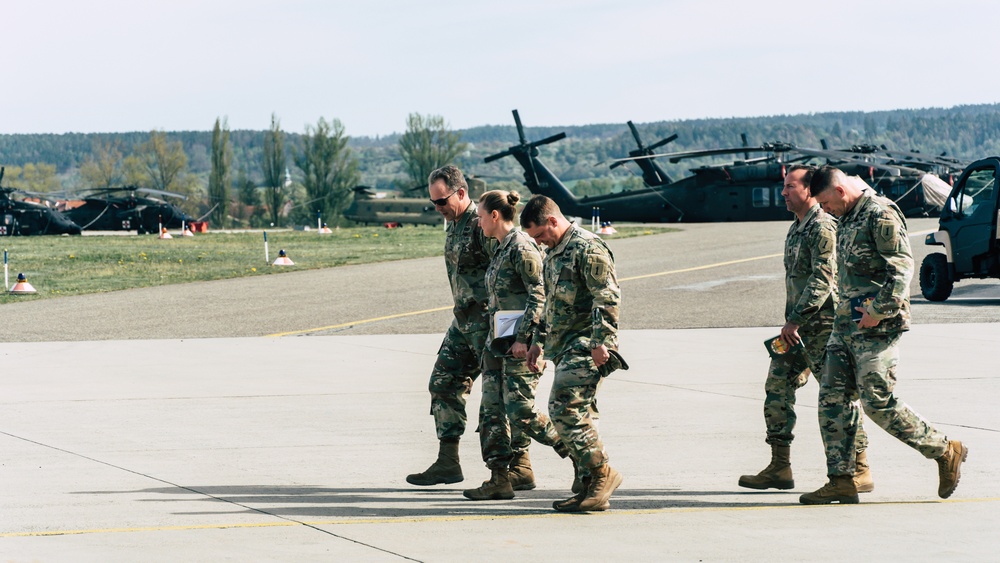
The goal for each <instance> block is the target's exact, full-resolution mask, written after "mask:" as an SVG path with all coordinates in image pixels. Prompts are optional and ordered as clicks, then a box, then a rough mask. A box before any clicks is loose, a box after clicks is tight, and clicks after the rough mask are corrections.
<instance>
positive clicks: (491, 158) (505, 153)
mask: <svg viewBox="0 0 1000 563" xmlns="http://www.w3.org/2000/svg"><path fill="white" fill-rule="evenodd" d="M510 155H511V152H510V150H505V151H503V152H498V153H496V154H491V155H490V156H487V157H486V158H484V159H483V162H493V161H494V160H500V159H501V158H503V157H505V156H510Z"/></svg>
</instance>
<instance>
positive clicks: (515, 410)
mask: <svg viewBox="0 0 1000 563" xmlns="http://www.w3.org/2000/svg"><path fill="white" fill-rule="evenodd" d="M518 201H520V196H519V195H518V194H517V192H505V191H497V190H494V191H491V192H486V193H485V194H483V195H482V197H480V198H479V207H478V209H477V213H478V214H479V226H480V228H481V229H482V230H483V232H484V233H485V234H486V236H488V237H491V238H494V239H496V240H498V241H500V245H499V247H498V248H497V251H496V254H494V256H493V260H492V261H491V262H490V266H489V268H488V269H487V270H486V288H487V290H488V292H489V308H488V313H489V316H488V317H487V318H489V319H493V318H494V315H496V314H497V313H498V312H499V311H523V313H524V315H523V316H522V317H521V321H520V322H519V324H518V325H517V329H516V332H515V334H514V336H512V337H504V338H497V337H498V335H497V334H495V332H494V331H495V323H490V333H489V338H487V345H486V349H485V350H484V351H483V363H482V372H483V400H482V403H481V406H480V410H479V440H480V443H481V445H482V450H483V461H485V462H486V467H488V468H489V469H490V472H491V477H490V480H489V481H486V482H484V483H483V485H482V486H481V487H478V488H475V489H469V490H467V491H465V492H464V493H463V494H464V495H465V496H466V497H467V498H470V499H472V500H491V499H509V498H513V497H514V491H518V490H530V489H534V488H535V478H534V474H533V472H532V470H531V462H530V460H529V458H528V450H527V449H526V446H527V444H521V443H516V441H515V443H512V442H511V432H510V430H511V427H513V428H515V429H517V430H520V431H521V433H522V435H524V436H530V437H531V438H534V439H535V440H537V441H539V442H541V443H542V444H545V445H547V446H552V447H554V448H555V450H556V452H557V453H559V454H560V455H561V456H562V457H566V456H568V455H569V452H568V450H567V449H566V446H564V445H562V444H561V443H560V442H559V436H558V435H557V434H556V430H555V427H554V426H553V425H552V422H550V421H549V418H548V417H547V416H545V415H544V414H542V413H540V412H538V411H536V410H535V390H536V389H537V388H538V379H539V378H540V377H541V375H542V374H541V371H533V370H531V369H528V365H527V361H526V357H527V353H528V344H529V343H530V342H531V338H532V336H533V335H534V334H535V332H536V330H537V328H538V326H539V325H540V324H541V322H542V310H543V307H544V305H545V285H544V280H543V279H542V252H541V251H540V250H539V249H538V245H537V244H535V241H533V240H531V238H530V237H528V235H526V234H524V233H523V232H522V231H519V230H517V229H515V228H514V215H515V214H516V213H517V203H518ZM525 441H526V442H527V440H525Z"/></svg>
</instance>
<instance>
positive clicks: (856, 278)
mask: <svg viewBox="0 0 1000 563" xmlns="http://www.w3.org/2000/svg"><path fill="white" fill-rule="evenodd" d="M911 278H913V256H912V254H911V253H910V239H909V237H908V236H907V234H906V220H905V219H903V213H902V212H901V211H900V210H899V207H896V204H895V203H893V202H892V201H891V200H889V199H886V198H884V197H882V196H879V195H876V194H875V193H874V192H873V191H871V190H865V191H864V192H862V195H861V198H860V199H858V201H857V203H856V204H855V205H854V208H853V209H851V210H850V211H848V212H847V213H845V214H844V216H843V217H841V218H840V224H839V226H838V227H837V286H838V300H837V318H836V322H835V324H834V331H835V332H836V333H837V334H845V335H846V334H851V333H854V332H860V333H862V334H887V333H898V332H901V331H904V330H908V329H909V328H910V279H911ZM862 296H874V300H873V301H872V302H871V303H870V304H869V305H868V306H867V307H866V309H867V311H868V314H869V315H871V316H872V318H874V319H877V320H879V321H881V322H879V324H878V326H876V327H873V328H868V329H859V328H858V326H857V322H856V321H852V320H851V298H853V297H862Z"/></svg>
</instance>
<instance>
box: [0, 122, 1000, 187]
mask: <svg viewBox="0 0 1000 563" xmlns="http://www.w3.org/2000/svg"><path fill="white" fill-rule="evenodd" d="M444 117H445V118H447V116H444ZM532 117H536V118H537V117H538V116H531V115H526V116H523V118H524V121H525V123H526V124H527V125H528V127H527V128H526V130H525V131H526V134H527V136H528V139H529V140H537V139H541V138H543V137H547V136H549V135H552V134H555V133H558V132H561V131H565V132H566V134H567V138H566V139H565V140H562V141H559V142H557V143H554V144H551V145H547V146H545V147H542V149H541V151H542V158H543V159H544V160H545V162H546V163H547V164H549V166H550V168H552V169H553V171H554V172H555V173H556V174H557V175H558V176H560V177H561V178H562V179H564V180H566V181H580V180H583V182H572V183H575V184H576V185H577V186H578V187H580V188H581V189H583V188H584V186H586V185H588V184H590V188H591V189H592V188H593V186H594V185H603V186H605V187H609V186H610V185H611V183H612V182H613V181H614V182H620V181H621V180H622V179H625V178H627V177H628V176H629V175H630V173H629V172H628V171H627V168H628V167H621V168H618V169H616V170H615V171H613V172H612V171H609V169H608V166H607V165H606V164H600V165H598V164H599V163H605V162H606V161H607V160H609V159H611V158H614V157H619V156H625V155H627V153H628V151H629V150H631V149H634V148H635V145H634V141H633V140H632V136H631V134H630V133H629V131H628V128H627V127H626V125H625V124H624V123H614V124H595V125H576V126H566V127H531V126H530V124H531V120H532ZM210 126H211V124H206V130H205V131H174V132H166V138H167V140H168V141H171V142H173V141H180V142H181V143H182V146H183V148H184V152H185V153H186V155H187V158H188V162H187V165H188V171H189V172H190V173H192V174H193V175H194V176H195V177H196V178H198V179H200V180H201V181H203V182H204V183H205V184H207V177H208V174H209V172H210V168H211V159H210V156H209V152H210V148H211V144H212V132H211V130H210ZM345 126H346V128H347V129H346V132H347V134H348V135H350V124H349V123H346V124H345ZM637 126H638V128H639V131H640V133H641V135H642V137H643V140H644V142H645V143H646V144H652V143H653V142H655V141H657V140H659V139H661V138H663V137H666V136H668V135H671V134H675V133H676V134H677V135H678V138H677V140H676V141H674V142H673V143H670V144H668V145H666V146H665V147H663V148H662V150H664V151H681V150H690V149H704V148H716V147H728V146H739V145H740V134H741V133H746V135H747V136H748V138H749V142H750V144H751V145H759V144H761V143H764V142H771V141H784V142H788V143H794V144H796V145H799V146H806V147H819V146H820V140H821V139H825V140H826V141H827V143H828V144H829V146H830V147H831V148H843V147H848V146H850V145H853V144H859V143H874V144H886V145H888V146H889V147H891V148H896V149H902V150H919V151H923V152H928V153H935V154H939V153H942V152H944V153H947V154H949V155H952V156H955V157H958V158H963V159H968V160H972V159H976V158H980V157H983V156H988V155H996V154H1000V104H993V105H976V106H958V107H954V108H948V109H939V108H931V109H915V110H894V111H882V112H869V113H865V112H843V113H819V114H809V115H779V116H767V117H749V118H731V119H698V120H684V121H661V122H656V123H640V124H637ZM458 132H459V133H460V134H461V140H462V141H464V142H466V143H468V150H467V151H466V152H465V153H464V154H463V155H462V156H460V157H459V158H458V162H457V164H458V165H459V166H460V167H462V168H463V169H465V170H467V171H468V172H471V173H473V174H476V175H479V176H482V177H485V178H487V179H488V180H489V181H491V182H493V181H498V180H514V181H520V179H521V171H520V169H519V168H518V167H517V165H516V163H515V162H514V160H513V159H510V158H505V159H501V160H499V161H496V162H493V163H490V164H484V163H483V157H485V156H487V155H490V154H493V153H495V152H499V151H501V150H503V149H505V148H507V147H508V146H510V145H512V144H515V143H516V142H517V133H516V131H515V129H514V126H513V120H511V124H510V125H499V126H498V125H488V126H481V127H474V128H471V129H465V130H460V131H458ZM264 133H265V132H264V131H232V132H231V137H230V140H231V143H232V147H233V165H232V170H234V171H235V172H238V171H240V170H245V171H246V174H247V177H248V178H249V179H250V180H251V181H259V180H260V178H261V159H262V146H263V139H264ZM286 133H287V137H286V149H287V151H288V165H287V166H288V168H289V169H290V170H291V174H292V177H293V179H295V178H296V177H297V175H299V171H298V170H297V169H296V168H295V166H294V165H293V159H292V156H293V154H294V153H295V152H296V151H299V150H300V149H301V143H302V134H301V132H296V131H286ZM149 137H150V135H149V132H124V133H109V134H80V133H68V134H61V135H55V134H53V135H0V164H2V165H4V166H7V167H22V168H23V167H25V166H26V165H35V166H38V165H43V164H44V165H51V166H54V167H55V171H56V175H57V178H58V182H59V183H60V184H61V186H62V188H64V189H68V190H73V189H81V188H84V187H87V186H85V185H84V184H83V181H82V179H81V177H80V175H79V168H80V166H81V165H82V164H83V163H84V162H85V161H86V160H87V159H88V158H89V157H90V156H91V153H92V150H94V147H95V142H98V141H99V142H107V141H118V142H119V143H120V145H119V146H120V147H121V151H122V152H123V153H124V154H126V155H127V154H129V153H130V152H131V151H132V150H133V149H134V148H135V147H137V146H139V145H140V144H142V143H144V142H146V141H147V140H148V139H149ZM398 142H399V135H388V136H384V137H377V138H371V137H357V138H351V140H350V143H349V147H350V148H351V149H352V154H353V156H355V157H357V158H358V161H359V170H360V172H361V180H362V183H364V184H368V185H373V186H376V187H378V188H382V189H385V188H392V187H396V186H400V187H401V186H405V185H407V184H408V183H409V181H407V180H406V176H405V173H404V172H403V170H402V167H401V161H400V157H399V151H398ZM706 162H708V161H705V162H699V161H687V162H684V163H680V164H669V163H668V162H666V161H664V160H661V161H660V163H661V165H662V166H663V167H664V168H666V169H667V172H668V173H669V174H671V175H672V176H674V177H675V178H676V177H680V176H683V175H685V174H687V169H689V168H692V167H695V166H698V165H701V164H704V163H706ZM715 162H720V160H716V161H715ZM588 180H591V181H590V182H588ZM593 180H596V182H595V181H593ZM632 182H634V180H633V181H632ZM588 191H589V190H588Z"/></svg>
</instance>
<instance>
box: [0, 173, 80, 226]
mask: <svg viewBox="0 0 1000 563" xmlns="http://www.w3.org/2000/svg"><path fill="white" fill-rule="evenodd" d="M5 170H6V168H4V167H0V185H2V183H3V175H4V171H5ZM15 195H18V196H20V197H21V198H22V199H16V198H15V197H14V196H15ZM24 197H28V198H36V197H37V198H39V199H44V195H43V194H32V193H29V192H24V191H21V190H17V189H14V188H3V187H0V236H15V235H18V236H25V235H79V234H81V233H82V229H80V225H77V224H76V223H74V222H73V221H71V220H70V219H68V218H66V216H65V215H63V214H62V213H60V212H59V211H56V210H55V209H52V208H51V207H48V206H46V205H42V204H41V203H35V202H32V201H25V200H24V199H23V198H24Z"/></svg>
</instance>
